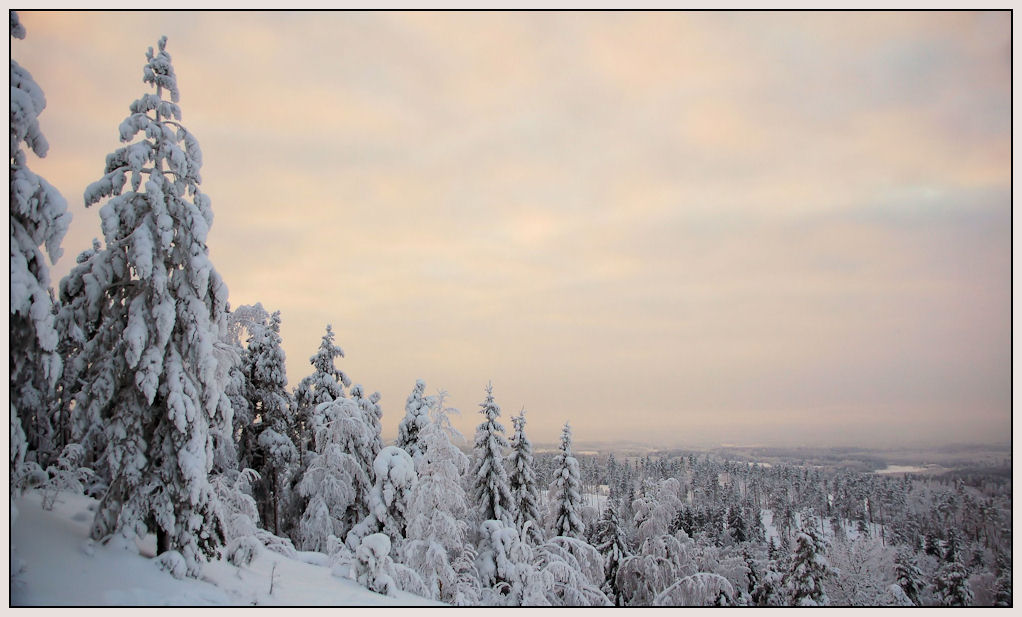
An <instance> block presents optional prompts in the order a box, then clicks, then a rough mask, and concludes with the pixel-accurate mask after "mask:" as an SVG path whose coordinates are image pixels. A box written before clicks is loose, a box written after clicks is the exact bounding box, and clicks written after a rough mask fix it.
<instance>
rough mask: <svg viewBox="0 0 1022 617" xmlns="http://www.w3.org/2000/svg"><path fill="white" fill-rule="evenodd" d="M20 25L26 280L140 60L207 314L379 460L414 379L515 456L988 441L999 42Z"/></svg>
mask: <svg viewBox="0 0 1022 617" xmlns="http://www.w3.org/2000/svg"><path fill="white" fill-rule="evenodd" d="M21 18H22V23H23V24H24V25H25V27H26V29H27V38H26V39H25V40H23V41H18V40H12V42H11V51H12V56H13V58H14V59H15V60H17V61H18V62H19V63H20V64H21V65H22V66H24V67H25V68H26V69H28V70H29V71H30V72H31V73H32V75H33V76H34V78H35V80H36V81H37V82H38V83H39V85H40V86H41V87H42V88H43V90H44V92H45V93H46V96H47V100H48V106H47V109H46V111H44V112H43V114H42V116H41V118H40V122H41V125H42V129H43V131H44V133H45V134H46V136H47V138H48V140H49V142H50V153H49V156H48V157H47V158H46V159H44V160H38V159H32V157H30V161H29V164H30V166H31V167H32V168H33V169H34V170H35V171H37V172H38V173H40V174H41V175H43V176H44V177H46V178H47V179H48V180H49V181H50V182H51V183H52V184H54V185H55V186H56V187H57V188H58V189H59V190H60V191H61V192H62V193H63V194H64V196H65V197H66V198H67V199H68V203H69V206H70V209H71V211H72V212H73V216H74V220H73V222H72V226H71V230H70V232H69V233H68V235H67V236H66V237H65V239H64V242H63V246H64V249H65V254H64V257H63V258H62V259H61V260H60V261H59V262H58V264H57V265H56V267H55V269H54V280H59V278H60V277H61V276H63V275H64V274H66V273H67V271H68V270H69V268H70V266H71V264H73V262H74V257H75V255H77V253H78V252H80V251H81V250H82V249H84V248H86V247H88V246H89V243H90V241H91V238H93V237H94V236H99V235H100V229H99V214H98V209H97V208H93V209H90V210H86V209H85V208H84V207H83V205H82V193H83V191H84V189H85V187H86V185H87V184H89V183H90V182H92V181H94V180H97V179H99V177H100V175H101V173H102V171H103V165H104V160H105V157H106V155H107V154H108V153H109V152H111V151H113V150H114V149H115V148H116V147H117V145H118V141H117V135H118V134H117V126H118V124H119V123H120V122H121V121H122V120H123V119H124V117H125V116H126V115H127V114H128V105H129V103H131V101H133V100H134V99H135V98H138V97H139V96H140V95H141V94H142V93H144V92H147V91H148V87H147V86H146V85H145V84H143V83H142V81H141V76H142V65H143V63H144V61H145V56H144V54H145V50H146V48H147V47H149V46H154V45H155V44H156V41H157V39H158V38H159V37H160V35H163V34H166V35H167V36H168V38H169V43H168V46H167V50H168V52H169V53H170V54H171V56H172V57H173V60H174V67H175V70H176V73H177V76H178V83H179V86H180V88H181V107H182V112H183V124H184V125H185V126H187V127H188V128H189V129H190V130H191V131H192V132H193V133H194V134H195V135H196V137H197V138H198V140H199V143H200V144H201V146H202V149H203V154H204V164H203V168H202V176H203V179H204V183H203V190H204V192H206V193H207V194H208V195H209V196H210V198H211V199H212V205H213V210H214V212H215V216H216V219H215V222H214V225H213V228H212V231H211V234H210V237H209V247H210V252H211V254H212V257H213V262H214V264H215V266H216V267H217V269H218V270H219V271H220V273H221V274H222V276H223V278H224V280H225V281H226V283H227V285H228V287H229V289H230V299H231V304H232V306H239V305H242V304H251V303H255V302H262V303H263V305H264V306H265V307H267V308H268V309H269V310H274V309H279V310H280V311H281V313H282V318H283V326H282V336H283V339H284V349H285V352H286V353H287V358H288V377H289V380H290V382H291V385H292V386H293V385H295V384H297V383H298V381H299V380H300V379H301V378H302V377H304V376H305V375H306V374H308V373H309V372H310V371H311V367H310V366H309V364H308V358H309V356H310V355H312V353H313V352H314V351H315V349H316V347H317V345H318V344H319V341H320V338H321V336H322V334H323V329H324V326H325V324H326V323H328V322H329V323H331V324H333V327H334V330H335V331H336V332H337V342H338V343H339V344H340V345H341V346H342V347H343V348H344V350H345V352H346V356H347V357H346V358H345V359H343V360H342V361H340V362H339V366H341V367H342V368H343V369H344V370H345V371H346V372H347V373H348V374H349V375H350V376H351V377H352V379H353V380H354V381H356V382H360V383H362V384H364V385H365V387H366V388H367V389H369V390H370V391H371V390H379V391H381V392H382V394H383V400H382V403H383V408H384V437H385V438H388V439H389V438H393V436H394V435H395V434H396V426H397V423H398V421H399V420H400V418H401V416H403V415H404V403H405V398H406V397H407V395H408V393H409V392H410V391H411V389H412V386H413V384H414V381H415V379H417V378H422V379H425V380H426V382H427V386H428V389H429V391H431V392H433V391H435V390H436V388H438V387H443V388H446V389H447V390H449V391H450V393H451V395H452V400H451V403H452V404H453V405H455V406H456V407H459V408H460V409H461V410H462V415H461V418H460V419H458V420H456V425H458V426H459V428H461V429H462V431H463V432H464V433H465V434H466V435H467V436H469V437H470V436H471V434H472V432H473V431H474V427H475V426H476V425H477V424H478V423H479V420H480V416H478V414H476V410H477V409H478V406H477V405H478V403H479V402H480V401H481V400H482V399H483V397H484V391H483V389H484V386H485V385H486V382H487V381H488V380H491V379H492V380H493V384H494V394H495V397H496V400H497V402H498V403H499V404H500V405H501V407H502V409H503V412H504V418H503V419H504V424H505V426H507V427H510V420H509V416H510V415H511V414H513V413H516V412H517V411H518V409H519V408H520V407H521V406H522V405H523V404H524V405H525V406H526V408H527V409H528V415H527V417H528V421H529V424H528V430H529V432H530V435H531V436H532V438H533V440H534V441H537V442H552V441H555V439H556V436H557V432H558V430H559V427H560V425H561V424H562V423H563V422H564V421H565V420H567V419H570V420H571V422H572V425H573V427H574V429H575V437H576V439H577V440H580V441H603V440H615V439H626V440H632V441H645V442H647V443H650V444H652V445H666V444H713V443H719V442H727V443H766V444H778V445H865V446H871V445H876V446H887V445H898V444H902V443H904V444H920V443H924V442H929V443H942V442H997V443H1005V442H1006V441H1007V440H1008V439H1009V438H1010V430H1009V429H1010V419H1011V398H1010V394H1011V370H1010V369H1011V348H1010V342H1011V321H1010V318H1011V316H1010V301H1011V298H1010V266H1011V245H1010V242H1011V235H1010V234H1011V230H1010V214H1011V213H1010V207H1011V192H1010V191H1011V184H1010V181H1011V175H1010V172H1011V168H1010V151H1011V135H1010V121H1011V106H1010V104H1011V90H1010V87H1011V86H1010V84H1011V81H1010V78H1011V75H1010V54H1011V39H1010V34H1011V32H1010V25H1011V24H1010V13H1007V12H1001V13H993V14H990V13H987V14H983V13H969V12H959V13H944V14H941V13H920V12H913V13H879V14H878V13H851V14H847V13H846V14H842V13H812V14H801V13H789V12H784V13H770V14H760V13H666V14H665V13H644V14H630V13H570V14H562V13H541V14H529V13H515V14H503V13H484V14H475V13H413V14H396V13H298V14H288V13H229V14H228V13H212V12H209V13H156V12H154V13H115V14H111V13H100V12H95V13H77V14H61V13H35V12H23V13H21Z"/></svg>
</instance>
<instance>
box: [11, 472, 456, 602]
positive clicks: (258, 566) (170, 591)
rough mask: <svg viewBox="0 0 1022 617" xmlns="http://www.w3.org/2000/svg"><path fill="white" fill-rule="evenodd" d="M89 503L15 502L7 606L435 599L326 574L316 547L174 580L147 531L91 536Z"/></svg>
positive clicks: (67, 498) (71, 499)
mask: <svg viewBox="0 0 1022 617" xmlns="http://www.w3.org/2000/svg"><path fill="white" fill-rule="evenodd" d="M95 504H96V502H95V500H93V499H90V498H88V497H85V496H82V495H71V494H66V493H65V494H63V495H61V497H60V501H59V502H58V503H57V505H56V507H55V508H54V509H53V510H52V511H45V510H43V509H42V507H41V495H40V493H38V492H36V491H29V492H28V493H26V494H25V495H24V496H23V497H21V498H19V499H18V500H17V501H16V505H17V509H18V516H17V519H16V520H15V521H14V524H13V525H12V526H11V544H12V547H13V548H12V552H11V558H12V559H11V562H12V564H13V563H14V562H15V559H20V560H22V561H23V562H24V564H25V569H24V571H23V572H22V573H21V574H20V575H19V576H18V577H17V578H16V579H13V580H12V585H11V604H12V605H14V606H39V605H51V606H52V605H64V606H67V605H79V606H81V605H85V606H96V605H144V606H166V605H192V606H194V605H233V606H249V605H299V606H308V605H321V606H387V605H391V606H409V605H416V606H420V605H421V606H441V605H440V604H439V603H437V602H432V601H430V600H426V599H424V598H421V597H419V596H414V595H411V594H407V593H403V592H397V597H388V596H382V595H380V594H377V593H373V592H371V591H369V590H367V589H365V588H364V587H362V586H360V585H359V584H358V583H356V582H354V581H352V580H350V579H347V578H339V577H336V576H333V575H332V574H331V568H330V566H329V565H328V563H327V558H326V556H325V555H322V554H320V553H299V558H300V559H299V560H295V559H289V558H287V557H285V556H283V555H280V554H278V553H274V552H271V551H266V550H264V551H262V552H261V553H260V554H259V555H258V556H257V557H256V558H255V560H254V561H253V562H252V563H251V565H249V566H247V567H243V568H238V567H236V566H233V565H231V564H229V563H227V562H226V561H214V562H210V563H208V564H206V565H205V568H204V572H203V577H202V579H201V580H195V579H180V580H179V579H175V578H173V577H172V576H171V575H170V574H168V573H167V572H164V571H163V570H161V569H160V568H158V567H157V565H156V564H155V563H154V562H153V560H152V559H151V556H152V554H153V553H154V552H155V551H154V548H155V542H154V540H153V537H152V536H149V537H148V538H146V539H145V540H142V541H139V540H136V541H135V542H134V543H131V544H130V545H128V546H114V545H113V544H114V543H113V542H111V543H110V544H108V545H105V546H103V545H97V544H94V543H92V542H91V541H90V540H89V525H90V524H91V523H92V510H91V508H93V507H95ZM271 575H272V577H273V581H272V582H273V593H272V594H271V593H270V584H271Z"/></svg>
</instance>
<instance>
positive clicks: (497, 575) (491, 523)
mask: <svg viewBox="0 0 1022 617" xmlns="http://www.w3.org/2000/svg"><path fill="white" fill-rule="evenodd" d="M478 536H479V538H480V540H479V552H478V553H477V555H476V561H475V563H476V572H477V573H478V575H479V583H480V585H481V588H482V589H481V593H480V596H479V600H480V602H481V603H482V604H486V605H498V606H549V605H550V602H549V601H548V600H547V598H546V592H547V590H548V589H549V587H550V585H551V584H552V583H553V577H552V576H550V575H549V574H548V573H545V572H539V571H537V570H536V568H535V567H534V566H533V565H532V562H533V559H534V554H533V550H532V548H531V547H530V546H529V545H528V544H527V543H525V542H522V540H521V536H519V534H518V530H517V529H516V528H515V527H514V525H512V524H510V523H506V522H504V521H501V520H497V519H491V520H486V521H483V522H482V524H481V525H480V526H479V530H478Z"/></svg>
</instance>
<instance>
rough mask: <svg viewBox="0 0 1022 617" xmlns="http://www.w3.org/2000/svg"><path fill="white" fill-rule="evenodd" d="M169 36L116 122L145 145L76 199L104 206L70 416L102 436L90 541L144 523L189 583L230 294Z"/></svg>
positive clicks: (203, 516) (219, 427) (207, 517)
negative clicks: (213, 243)
mask: <svg viewBox="0 0 1022 617" xmlns="http://www.w3.org/2000/svg"><path fill="white" fill-rule="evenodd" d="M166 41H167V40H166V37H164V38H161V39H160V42H159V50H158V51H157V52H155V53H154V52H153V50H152V48H150V49H149V51H148V53H147V54H146V60H147V63H146V65H145V68H144V70H143V81H145V82H146V83H148V84H151V85H152V86H153V87H155V89H156V92H155V94H145V95H143V96H142V97H141V98H140V99H138V100H136V101H135V102H134V103H132V104H131V115H130V116H129V117H128V118H127V119H126V120H125V121H124V122H122V123H121V126H120V136H121V140H122V141H124V142H131V141H132V140H133V139H134V138H135V137H136V136H137V135H139V134H142V135H143V136H144V137H143V138H142V139H140V140H138V141H135V142H133V143H128V145H125V146H124V147H122V148H119V149H118V150H116V151H115V152H113V153H112V154H110V155H109V156H107V163H106V171H105V174H104V176H103V178H102V179H101V180H99V181H97V182H95V183H93V184H92V185H90V186H89V187H88V189H86V192H85V204H86V206H91V205H93V204H95V203H97V202H100V201H102V200H103V199H105V198H109V199H108V200H107V201H106V203H105V205H104V206H103V207H102V208H101V210H100V216H101V218H102V227H103V234H104V238H105V241H106V242H105V244H106V248H105V249H103V250H101V251H98V252H97V253H95V254H94V255H93V256H92V257H91V258H89V259H88V260H87V262H86V263H84V264H81V265H82V266H84V267H82V268H76V270H75V271H74V272H73V273H72V276H80V277H81V280H79V281H72V283H73V285H71V286H79V287H83V288H84V290H85V299H86V300H87V301H86V302H82V303H80V305H79V306H78V307H77V310H79V311H81V314H80V315H78V318H74V319H73V321H75V322H77V323H85V322H88V321H90V320H91V319H96V316H97V315H98V321H99V325H98V327H97V328H96V331H95V333H94V334H93V336H92V337H91V338H90V339H89V340H88V341H87V342H85V343H84V344H83V348H82V351H81V355H82V356H83V359H84V365H85V366H87V367H88V368H87V370H86V371H84V372H83V374H82V375H81V376H80V379H81V380H82V382H83V387H82V390H81V392H80V393H79V397H78V404H77V405H76V413H77V410H79V409H80V410H81V413H82V414H83V415H84V416H85V417H86V418H87V419H88V420H90V421H92V422H93V423H99V424H102V426H103V427H104V431H105V437H106V449H105V462H106V464H107V469H108V473H109V475H110V477H111V478H112V482H111V485H110V487H109V489H108V491H107V493H106V495H105V497H104V498H103V500H102V501H101V502H100V504H99V507H98V508H97V510H96V515H95V521H94V523H93V529H92V536H93V538H95V539H99V538H102V537H104V536H106V535H108V534H110V533H113V532H115V531H117V530H120V529H126V530H131V531H135V530H137V529H139V528H141V526H143V525H144V524H146V523H148V525H149V526H150V527H152V528H155V531H156V535H157V547H158V549H157V550H158V551H159V552H161V553H162V552H164V551H167V550H169V549H173V550H176V551H178V552H179V553H180V555H181V556H182V557H183V561H184V562H185V563H186V565H187V568H188V572H189V573H190V574H193V575H195V574H198V572H199V569H198V562H199V560H200V558H201V557H203V556H210V555H214V554H216V552H217V550H216V549H217V546H218V545H219V544H220V543H221V542H222V533H221V529H220V523H219V520H218V519H217V517H216V516H214V508H213V506H212V504H211V501H212V499H213V491H212V489H211V487H210V484H209V480H208V474H209V471H210V469H211V466H212V459H213V457H212V452H213V447H214V446H213V437H214V435H215V434H216V433H217V432H218V431H219V432H221V433H222V434H229V432H230V423H231V409H230V402H229V400H228V399H227V397H226V396H225V395H224V384H223V383H222V381H221V379H222V375H223V374H224V371H222V370H220V371H218V363H220V362H229V360H228V359H227V358H226V357H225V356H224V355H223V354H222V353H220V351H221V350H219V349H218V342H219V341H220V340H221V336H222V333H223V329H224V328H225V327H226V320H225V316H226V308H227V287H226V286H225V285H224V284H223V281H222V280H221V279H220V275H219V274H217V272H216V270H215V269H214V268H213V265H212V263H211V262H210V260H209V249H208V248H207V246H206V236H207V234H208V232H209V227H210V225H211V223H212V221H213V213H212V210H211V209H210V201H209V198H208V197H206V196H205V195H203V194H202V193H201V192H200V191H199V183H200V177H199V167H200V166H201V163H202V157H201V154H200V152H199V146H198V142H197V141H196V139H195V137H194V136H193V135H192V134H191V133H189V132H188V131H187V129H185V128H184V127H183V126H182V125H181V124H180V119H181V110H180V108H179V107H178V105H177V101H178V88H177V80H176V78H175V75H174V69H173V66H172V65H171V58H170V55H169V54H167V51H166ZM165 96H169V98H170V100H166V99H165V98H164V97H165ZM129 176H130V185H129V184H128V179H129ZM143 177H146V178H147V180H146V182H145V185H144V187H143V185H142V179H143ZM126 188H128V190H125V189H126ZM143 189H144V190H143ZM221 368H222V367H221ZM168 560H169V561H175V559H174V558H173V557H170V558H168Z"/></svg>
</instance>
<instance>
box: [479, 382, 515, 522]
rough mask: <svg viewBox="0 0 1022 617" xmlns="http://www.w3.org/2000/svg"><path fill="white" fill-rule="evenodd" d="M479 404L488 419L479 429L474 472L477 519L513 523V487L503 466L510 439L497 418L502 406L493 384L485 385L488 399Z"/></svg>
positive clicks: (480, 411)
mask: <svg viewBox="0 0 1022 617" xmlns="http://www.w3.org/2000/svg"><path fill="white" fill-rule="evenodd" d="M479 407H480V410H479V413H481V414H483V416H485V418H486V419H485V420H483V422H482V424H480V425H479V428H478V429H476V435H475V444H474V450H473V462H472V474H471V479H472V498H473V500H474V501H475V502H476V503H478V504H479V505H478V507H479V518H478V520H480V521H489V520H498V521H503V522H505V523H508V524H514V512H513V510H512V509H511V508H512V507H513V506H512V501H511V489H510V487H509V485H508V477H507V470H505V469H504V450H505V449H506V448H507V447H508V443H507V439H505V438H504V427H503V426H501V424H500V422H498V421H497V418H499V417H500V407H499V406H498V405H497V403H495V402H494V400H493V384H487V385H486V400H485V401H483V402H482V403H480V404H479Z"/></svg>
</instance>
